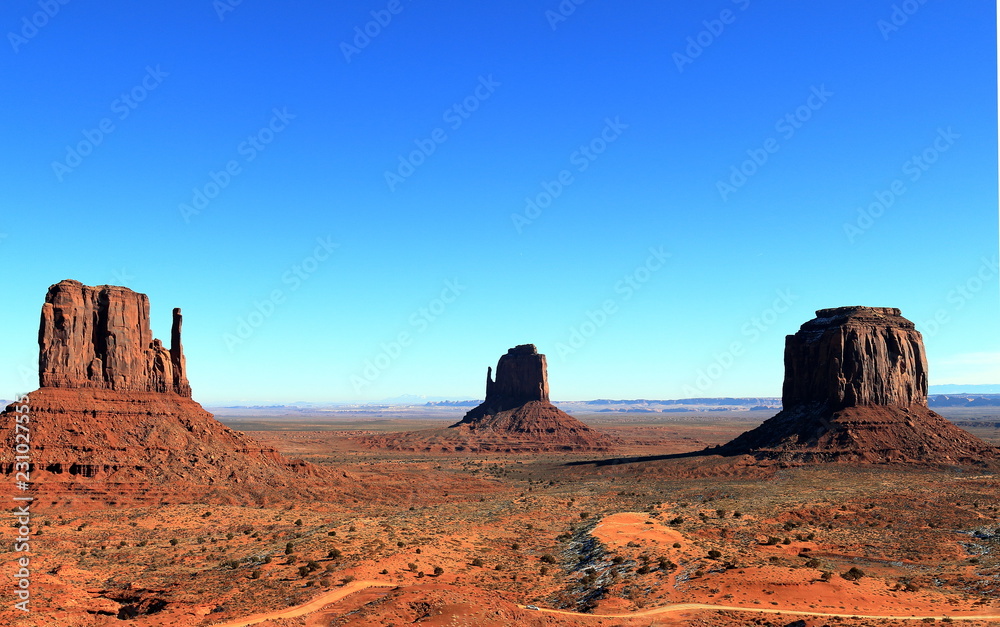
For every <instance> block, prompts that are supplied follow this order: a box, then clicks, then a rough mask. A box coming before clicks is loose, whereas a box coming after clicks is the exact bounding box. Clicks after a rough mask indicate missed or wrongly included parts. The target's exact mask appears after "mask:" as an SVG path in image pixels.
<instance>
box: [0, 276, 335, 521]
mask: <svg viewBox="0 0 1000 627" xmlns="http://www.w3.org/2000/svg"><path fill="white" fill-rule="evenodd" d="M38 343H39V379H40V382H41V386H42V387H41V388H40V389H38V390H36V391H34V392H32V393H30V394H29V395H28V400H27V401H24V402H19V403H15V404H12V405H10V406H8V407H7V408H6V409H5V410H4V412H3V414H0V421H9V422H5V424H14V423H15V420H16V418H15V416H16V415H21V416H23V415H24V414H27V424H28V425H30V429H31V465H32V471H31V481H32V485H33V487H34V488H35V489H36V490H37V493H36V494H35V498H36V501H49V502H53V503H58V502H65V503H74V504H76V505H79V504H80V503H81V502H82V501H89V502H90V503H91V505H92V506H97V507H104V506H107V505H113V504H115V503H137V502H139V503H165V502H172V501H174V502H177V501H179V502H190V501H191V500H192V499H200V500H210V501H223V502H246V501H253V502H264V501H269V500H280V499H281V498H286V497H287V494H300V495H301V494H314V493H316V492H317V490H318V491H320V492H323V491H326V490H328V489H329V487H330V486H332V485H333V484H334V483H336V479H333V478H332V477H331V476H330V473H328V472H326V471H324V470H323V469H319V468H317V467H314V466H311V465H309V464H305V463H302V462H291V461H289V460H286V459H284V458H283V457H282V456H281V455H280V454H279V453H278V452H277V451H275V450H274V449H272V448H269V447H266V446H263V445H262V444H260V443H259V442H257V441H256V440H254V439H253V438H251V437H248V436H246V435H244V434H242V433H239V432H237V431H233V430H232V429H229V428H228V427H226V426H225V425H223V424H221V423H220V422H218V421H217V420H215V418H214V417H213V416H212V414H210V413H209V412H207V411H205V410H204V408H202V407H201V405H199V404H198V403H196V402H195V401H193V400H192V399H191V398H190V396H191V387H190V385H189V384H188V380H187V376H186V374H185V361H184V353H183V349H182V346H181V313H180V310H179V309H175V310H174V317H173V328H172V331H171V342H170V348H169V349H167V348H165V347H164V346H163V345H162V343H161V342H160V341H159V340H157V339H154V338H153V336H152V333H151V331H150V326H149V299H148V298H147V297H146V295H145V294H138V293H136V292H133V291H131V290H129V289H127V288H124V287H115V286H108V285H102V286H99V287H89V286H85V285H83V284H81V283H79V282H77V281H62V282H60V283H57V284H56V285H53V286H52V287H51V288H49V292H48V295H47V296H46V298H45V304H44V305H43V306H42V317H41V327H40V330H39V337H38ZM22 420H24V419H22ZM18 422H20V421H18ZM13 432H14V430H13V429H10V430H6V431H5V433H4V435H3V436H2V440H3V442H2V443H0V472H3V473H5V474H11V473H12V472H14V470H15V467H14V460H13V458H12V451H13V450H14V441H13V439H14V433H13ZM286 493H287V494H286Z"/></svg>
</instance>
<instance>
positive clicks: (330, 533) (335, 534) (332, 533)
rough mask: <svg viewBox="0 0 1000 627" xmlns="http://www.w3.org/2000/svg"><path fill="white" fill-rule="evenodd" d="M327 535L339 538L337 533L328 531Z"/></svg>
mask: <svg viewBox="0 0 1000 627" xmlns="http://www.w3.org/2000/svg"><path fill="white" fill-rule="evenodd" d="M326 535H328V536H330V537H336V536H337V532H336V531H327V532H326Z"/></svg>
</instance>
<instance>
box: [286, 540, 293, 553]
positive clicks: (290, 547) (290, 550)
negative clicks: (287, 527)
mask: <svg viewBox="0 0 1000 627" xmlns="http://www.w3.org/2000/svg"><path fill="white" fill-rule="evenodd" d="M294 552H295V545H294V544H292V543H291V542H289V543H287V544H285V555H291V554H292V553H294Z"/></svg>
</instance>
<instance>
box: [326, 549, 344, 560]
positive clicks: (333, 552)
mask: <svg viewBox="0 0 1000 627" xmlns="http://www.w3.org/2000/svg"><path fill="white" fill-rule="evenodd" d="M341 555H343V553H341V551H340V549H330V551H329V552H328V553H327V554H326V557H327V558H328V559H332V560H335V559H337V558H339V557H340V556H341Z"/></svg>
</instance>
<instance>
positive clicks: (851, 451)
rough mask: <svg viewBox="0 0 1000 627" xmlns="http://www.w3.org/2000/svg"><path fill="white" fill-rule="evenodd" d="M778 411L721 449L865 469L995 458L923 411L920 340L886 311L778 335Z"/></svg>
mask: <svg viewBox="0 0 1000 627" xmlns="http://www.w3.org/2000/svg"><path fill="white" fill-rule="evenodd" d="M782 407H783V409H782V411H781V412H780V413H779V414H777V415H776V416H774V417H773V418H771V419H769V420H767V421H765V422H764V423H763V424H762V425H761V426H759V427H757V428H756V429H753V430H751V431H748V432H746V433H744V434H742V435H740V436H739V437H737V438H736V439H734V440H733V441H731V442H729V443H728V444H726V445H724V446H723V447H721V449H720V452H722V453H723V454H747V453H749V454H752V455H755V456H757V457H758V458H779V459H784V460H798V461H833V460H843V461H864V462H874V463H881V462H928V463H939V462H940V463H949V462H955V461H981V460H984V459H989V458H993V457H994V456H995V451H996V449H995V448H994V447H992V446H990V445H988V444H986V443H985V442H983V441H981V440H979V439H978V438H976V437H974V436H972V435H971V434H969V433H967V432H965V431H963V430H962V429H960V428H958V427H956V426H954V425H953V424H952V423H950V422H948V420H946V419H945V418H943V417H941V416H939V415H938V414H936V413H934V412H933V411H931V410H930V409H928V408H927V357H926V355H925V353H924V344H923V338H922V337H921V335H920V333H919V332H918V331H917V330H916V329H915V327H914V325H913V323H912V322H910V321H909V320H907V319H906V318H904V317H902V315H901V314H900V311H899V310H898V309H896V308H892V307H838V308H836V309H821V310H819V311H817V312H816V318H814V319H813V320H810V321H808V322H806V323H805V324H803V325H802V327H801V328H800V329H799V331H798V332H797V333H795V334H794V335H789V336H787V337H786V339H785V380H784V385H783V389H782Z"/></svg>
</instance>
